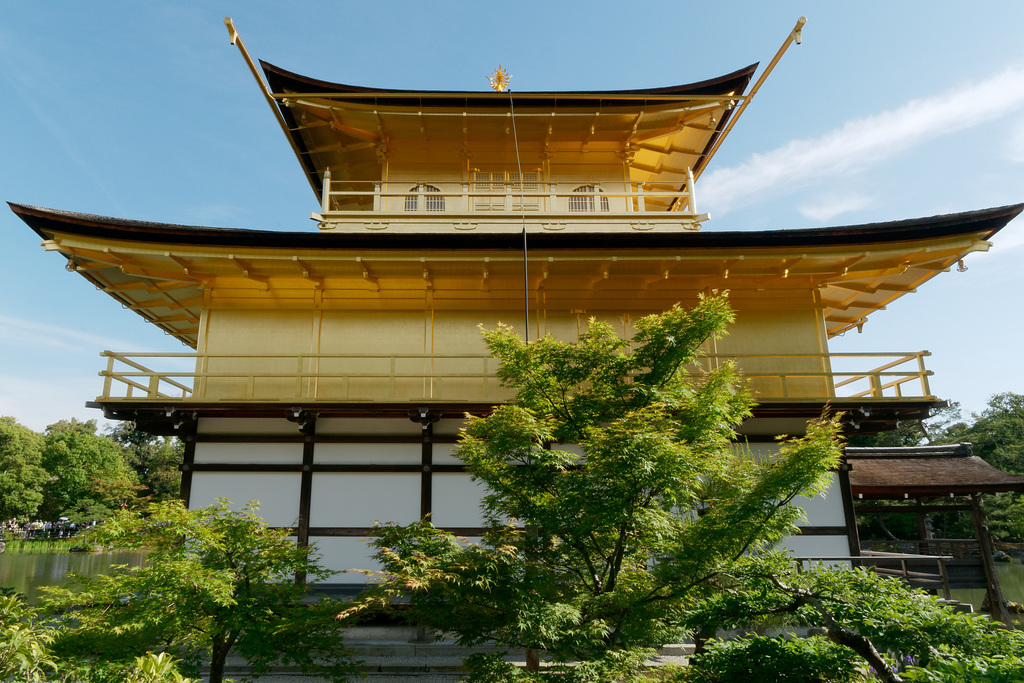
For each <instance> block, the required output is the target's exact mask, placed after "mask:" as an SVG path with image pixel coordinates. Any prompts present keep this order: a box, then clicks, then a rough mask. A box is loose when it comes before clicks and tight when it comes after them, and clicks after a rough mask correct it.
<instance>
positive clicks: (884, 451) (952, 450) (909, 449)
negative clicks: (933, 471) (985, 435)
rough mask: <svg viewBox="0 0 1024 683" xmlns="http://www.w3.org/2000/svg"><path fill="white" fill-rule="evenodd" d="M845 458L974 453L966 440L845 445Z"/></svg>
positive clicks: (955, 456) (967, 454)
mask: <svg viewBox="0 0 1024 683" xmlns="http://www.w3.org/2000/svg"><path fill="white" fill-rule="evenodd" d="M845 453H846V457H847V459H861V458H865V459H871V458H885V459H893V458H896V459H905V458H967V457H971V456H973V455H974V446H973V445H972V444H969V443H967V442H963V443H954V444H944V445H939V446H889V447H871V446H847V447H846V449H845Z"/></svg>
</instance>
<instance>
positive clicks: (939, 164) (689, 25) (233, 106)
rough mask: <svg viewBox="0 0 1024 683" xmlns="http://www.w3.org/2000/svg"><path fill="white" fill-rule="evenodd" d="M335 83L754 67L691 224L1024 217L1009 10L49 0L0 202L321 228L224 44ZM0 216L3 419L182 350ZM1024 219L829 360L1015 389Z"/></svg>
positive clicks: (620, 80)
mask: <svg viewBox="0 0 1024 683" xmlns="http://www.w3.org/2000/svg"><path fill="white" fill-rule="evenodd" d="M227 15H230V16H232V17H233V18H234V21H235V24H236V26H237V28H238V30H239V32H240V33H241V36H242V38H243V40H244V41H245V43H246V45H247V47H248V48H249V50H250V52H252V53H253V55H254V56H255V57H257V58H263V59H265V60H267V61H270V62H272V63H274V64H277V65H278V66H281V67H283V68H286V69H289V70H292V71H297V72H299V73H302V74H306V75H309V76H313V77H317V78H322V79H325V80H332V81H340V82H345V83H351V84H356V85H371V86H378V87H390V88H422V89H443V90H476V89H480V90H482V89H485V88H486V87H487V83H486V80H485V79H486V75H487V74H489V73H490V72H492V71H493V70H494V68H495V67H496V66H497V65H498V64H502V65H503V66H505V67H506V68H507V69H508V70H509V71H510V72H511V73H512V75H513V78H512V88H513V90H517V89H518V90H586V89H620V88H634V87H654V86H662V85H671V84H676V83H688V82H692V81H697V80H703V79H706V78H711V77H715V76H719V75H721V74H724V73H727V72H731V71H733V70H735V69H739V68H741V67H744V66H746V65H748V64H751V63H753V62H758V61H760V62H761V63H762V64H767V62H768V60H770V59H771V57H772V56H773V55H774V53H775V51H776V49H777V48H778V46H779V45H780V44H781V42H782V41H783V39H784V38H785V36H786V35H787V34H788V32H789V31H790V29H792V27H793V25H794V24H795V23H796V19H797V18H798V17H799V16H801V15H806V16H807V18H808V23H807V26H806V27H805V29H804V36H803V37H804V40H803V44H802V45H799V46H794V47H792V48H791V49H790V51H789V53H788V54H787V55H786V56H785V58H784V59H783V60H782V62H781V63H780V64H779V66H778V67H777V68H776V70H775V72H774V73H773V74H772V76H771V77H770V78H769V79H768V81H767V83H766V84H765V86H764V87H763V88H762V90H761V92H760V93H759V94H758V95H757V97H756V98H755V99H754V101H753V102H752V104H751V105H750V107H749V108H748V109H747V111H746V113H745V114H744V115H743V118H742V119H741V121H740V122H739V123H738V124H737V126H736V127H735V128H734V130H733V132H732V133H731V135H730V137H729V139H728V140H727V141H726V143H725V145H723V147H722V148H721V150H720V151H719V152H718V154H717V156H716V157H715V159H714V161H713V164H712V166H711V167H710V168H709V170H708V171H707V172H706V173H705V174H704V176H703V177H702V178H701V181H700V182H699V183H698V186H697V200H698V208H699V209H700V210H701V211H708V212H710V213H711V215H712V217H713V218H712V220H711V221H710V222H708V223H706V224H705V227H704V229H705V230H708V231H711V230H758V229H772V228H799V227H817V226H828V225H848V224H858V223H869V222H874V221H884V220H894V219H901V218H915V217H921V216H930V215H935V214H940V213H949V212H956V211H966V210H971V209H979V208H987V207H993V206H1001V205H1005V204H1013V203H1018V202H1022V201H1024V41H1022V40H1021V37H1020V34H1021V28H1020V27H1021V26H1024V4H1021V3H1015V2H1001V3H997V2H991V3H988V2H981V3H972V4H971V5H970V6H968V3H963V2H944V1H930V2H914V1H905V2H900V3H893V2H874V1H862V2H857V3H824V2H817V3H812V2H804V3H796V2H786V1H776V2H772V3H763V2H730V3H686V2H679V0H675V1H674V2H659V1H652V2H645V3H633V4H626V3H611V2H603V1H591V2H551V1H550V0H549V1H548V2H536V1H533V0H525V1H520V2H517V3H515V4H509V3H483V2H444V1H443V0H441V1H439V2H435V3H430V4H425V3H422V2H398V1H389V0H378V1H377V2H375V3H351V2H349V3H342V2H322V1H309V2H304V3H294V4H293V3H287V4H286V3H281V2H258V1H247V2H176V3H137V2H103V3H81V2H70V1H68V2H59V1H55V2H48V3H45V4H42V3H6V4H5V7H4V11H3V19H2V22H0V87H2V88H3V92H4V97H3V99H2V102H3V103H4V105H5V106H3V107H2V109H0V159H2V160H3V163H2V165H0V198H2V199H4V200H7V201H14V202H19V203H26V204H37V205H42V206H48V207H53V208H60V209H67V210H71V211H82V212H89V213H97V214H102V215H109V216H119V217H126V218H134V219H141V220H152V221H160V222H168V223H185V224H197V225H209V226H217V227H248V228H262V229H271V230H313V229H315V225H314V224H313V223H312V222H311V221H309V219H308V218H307V217H308V215H309V213H310V211H312V210H315V209H316V199H315V197H314V196H313V194H312V192H311V190H310V189H309V186H308V184H307V183H306V182H305V180H304V179H303V176H302V173H301V170H300V168H299V165H298V162H297V161H296V160H295V158H294V156H293V155H292V153H291V151H290V149H289V147H288V144H287V142H286V141H285V139H284V136H283V135H282V134H281V132H280V130H279V129H278V127H277V124H276V123H275V122H274V120H273V117H272V116H271V113H270V111H269V110H268V108H267V105H266V103H265V102H264V101H263V99H262V98H261V96H260V95H259V92H258V90H257V88H256V85H255V83H254V82H253V80H252V77H251V76H250V75H249V73H248V70H247V68H246V67H245V64H244V63H243V62H242V60H241V58H240V56H239V55H238V53H237V51H236V50H235V48H233V47H231V46H230V45H229V44H228V38H227V31H226V29H225V28H224V25H223V22H222V20H223V17H224V16H227ZM38 242H39V240H38V238H37V237H36V236H35V234H34V233H32V232H31V231H30V230H29V229H28V228H27V227H26V226H25V225H24V224H23V223H21V222H20V221H19V220H18V219H17V218H15V216H14V215H13V214H11V213H9V212H7V211H6V210H4V211H0V258H2V268H0V278H2V286H3V292H4V296H3V303H2V305H0V358H2V359H3V362H2V364H0V414H2V415H13V416H14V417H16V418H17V419H18V420H20V421H21V422H22V423H24V424H26V425H28V426H30V427H32V428H34V429H43V428H44V427H45V426H46V425H47V424H50V423H52V422H55V421H57V420H59V419H61V418H66V417H70V416H76V417H79V418H93V417H99V414H98V412H97V411H93V410H89V409H86V408H84V407H83V404H84V402H85V401H86V400H89V399H91V398H93V397H95V395H96V394H97V393H99V390H100V388H101V384H100V379H99V377H97V375H96V373H97V372H98V371H99V370H100V369H101V366H102V364H101V359H100V357H99V355H98V354H99V352H100V351H102V350H103V349H113V350H120V351H184V350H186V349H184V348H183V347H182V346H181V345H180V344H179V343H178V342H176V341H175V340H173V339H171V338H170V337H167V336H166V335H164V334H163V333H162V332H160V331H159V330H157V329H156V328H154V327H152V326H150V325H148V324H147V323H144V322H143V321H142V319H141V318H139V317H138V316H136V315H135V314H133V313H131V312H129V311H126V310H122V309H121V308H120V306H118V305H117V303H116V302H114V301H113V300H112V299H110V298H109V297H107V296H106V295H103V294H102V293H100V292H97V291H95V289H93V288H92V287H91V286H90V285H89V284H88V283H87V282H86V281H85V280H83V279H82V278H81V277H79V276H77V275H73V274H70V273H67V272H65V270H64V268H63V265H64V260H63V259H61V258H59V257H57V256H55V255H53V254H46V253H44V252H43V251H42V249H40V248H39V245H38ZM1022 257H1024V221H1022V220H1020V219H1018V220H1017V221H1015V222H1014V223H1011V224H1010V225H1009V226H1008V227H1007V228H1006V229H1005V230H1004V231H1003V232H1002V233H1000V234H999V235H997V237H996V239H995V240H994V247H993V249H992V251H991V252H989V253H987V254H977V255H973V256H971V257H970V258H969V259H968V260H967V262H966V265H967V266H968V271H967V272H965V273H957V272H951V273H946V274H943V275H940V276H939V277H938V278H936V279H935V280H933V281H932V282H930V283H929V284H927V285H926V286H924V287H922V288H921V290H920V291H919V292H918V293H916V294H911V295H908V296H905V297H903V298H902V299H900V300H899V301H898V302H896V303H895V304H894V305H892V306H890V308H889V310H886V311H882V312H880V313H877V314H875V315H873V316H872V317H871V319H870V320H869V322H868V323H867V325H865V326H864V331H863V333H862V334H856V333H849V334H847V335H846V336H845V337H843V338H841V339H837V340H834V341H833V343H832V349H833V350H834V351H916V350H920V349H929V350H930V351H932V352H933V356H932V357H931V358H930V359H929V362H928V365H929V367H930V368H931V369H932V370H934V371H935V377H934V378H933V381H932V389H933V391H934V392H935V393H936V394H938V395H939V396H941V397H943V398H948V399H951V400H955V401H959V402H960V403H961V404H962V405H963V406H964V407H965V408H967V409H968V410H973V411H978V410H981V409H982V408H983V407H984V404H985V402H986V401H987V399H988V397H989V396H991V395H992V394H994V393H997V392H1002V391H1015V392H1024V364H1022V363H1021V361H1020V357H1019V355H1018V347H1019V346H1020V344H1021V340H1022V339H1024V322H1022V313H1024V306H1022V304H1021V303H1020V301H1019V299H1018V290H1019V288H1020V285H1021V283H1022V282H1024V274H1022V270H1021V267H1020V265H1019V263H1020V262H1021V260H1022Z"/></svg>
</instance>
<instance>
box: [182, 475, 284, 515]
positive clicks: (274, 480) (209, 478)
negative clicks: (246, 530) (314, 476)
mask: <svg viewBox="0 0 1024 683" xmlns="http://www.w3.org/2000/svg"><path fill="white" fill-rule="evenodd" d="M299 479H300V476H299V474H298V473H297V472H296V473H295V474H291V473H273V474H260V473H254V472H195V473H193V475H192V492H191V495H190V497H189V507H190V508H191V509H193V510H195V509H196V508H201V507H205V506H207V505H212V504H214V503H216V502H217V499H218V498H226V499H228V500H229V501H231V504H230V505H229V507H230V508H231V509H232V510H240V509H241V508H242V507H243V506H244V505H245V504H246V503H248V502H249V501H250V500H258V501H259V502H260V507H259V511H258V513H259V515H260V516H261V517H262V518H263V520H264V521H265V522H266V523H267V524H268V525H269V526H293V525H294V524H295V523H296V521H297V519H298V516H299Z"/></svg>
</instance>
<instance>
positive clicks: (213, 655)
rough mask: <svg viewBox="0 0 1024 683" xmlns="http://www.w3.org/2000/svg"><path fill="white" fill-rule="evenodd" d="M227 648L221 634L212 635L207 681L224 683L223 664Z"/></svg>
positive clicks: (225, 659) (226, 656)
mask: <svg viewBox="0 0 1024 683" xmlns="http://www.w3.org/2000/svg"><path fill="white" fill-rule="evenodd" d="M228 649H229V648H228V646H227V643H225V642H224V638H223V636H220V635H217V636H215V637H214V639H213V643H212V644H211V647H210V679H209V683H224V665H225V664H226V663H227V659H228Z"/></svg>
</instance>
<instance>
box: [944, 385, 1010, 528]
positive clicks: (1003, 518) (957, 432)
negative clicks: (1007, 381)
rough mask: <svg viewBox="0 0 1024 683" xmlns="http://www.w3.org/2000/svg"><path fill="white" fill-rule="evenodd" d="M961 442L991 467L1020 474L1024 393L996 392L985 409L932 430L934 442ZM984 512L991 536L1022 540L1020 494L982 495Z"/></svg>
mask: <svg viewBox="0 0 1024 683" xmlns="http://www.w3.org/2000/svg"><path fill="white" fill-rule="evenodd" d="M957 417H959V415H958V416H957ZM962 441H966V442H969V443H971V444H973V447H974V454H975V455H977V456H979V457H981V458H982V459H983V460H985V462H987V463H988V464H990V465H992V466H993V467H997V468H999V469H1001V470H1003V471H1004V472H1009V473H1010V474H1018V475H1024V395H1022V394H1014V393H1012V392H1006V393H1002V394H996V395H995V396H993V397H992V398H990V399H989V401H988V405H987V407H986V408H985V410H983V411H981V413H980V414H979V413H972V414H971V418H970V420H963V419H953V420H949V421H948V422H947V423H946V424H944V425H942V428H941V429H939V430H935V434H934V441H933V442H934V443H960V442H962ZM984 511H985V516H986V517H987V518H988V521H987V525H988V527H989V529H990V530H991V532H992V534H993V535H994V536H995V537H997V538H1000V539H1003V540H1022V539H1024V497H1022V496H1021V495H1020V494H1017V493H997V494H994V495H988V496H985V497H984Z"/></svg>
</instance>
